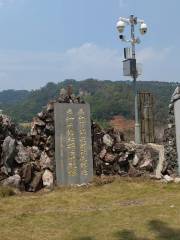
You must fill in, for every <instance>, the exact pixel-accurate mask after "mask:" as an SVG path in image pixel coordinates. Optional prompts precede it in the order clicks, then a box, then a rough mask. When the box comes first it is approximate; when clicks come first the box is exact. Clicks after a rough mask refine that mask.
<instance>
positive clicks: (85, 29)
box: [0, 0, 180, 90]
mask: <svg viewBox="0 0 180 240" xmlns="http://www.w3.org/2000/svg"><path fill="white" fill-rule="evenodd" d="M179 9H180V1H179V0H171V1H169V0H151V1H149V0H144V1H143V0H0V83H1V84H0V89H1V90H2V89H9V88H11V89H12V88H14V89H36V88H39V87H41V86H43V85H44V84H46V83H47V82H49V81H54V82H59V81H62V80H64V79H68V78H74V79H77V80H83V79H85V78H90V77H93V78H98V79H102V80H106V79H108V80H126V78H125V77H123V76H122V63H121V60H122V53H123V47H125V46H126V45H125V44H123V43H121V42H120V40H119V39H118V33H117V31H116V22H117V20H118V18H119V17H120V16H125V17H128V16H129V15H130V14H135V15H136V16H138V17H139V18H141V19H144V20H145V21H146V23H147V24H148V26H149V32H148V34H147V35H145V36H143V37H141V40H142V43H141V44H140V45H138V46H137V56H138V60H139V62H141V63H142V64H143V75H142V76H141V77H140V78H139V80H146V81H151V80H153V81H176V82H179V81H180V76H179V68H180V66H179V65H180V63H179V54H180V49H179V42H180V28H179ZM126 33H128V29H127V32H126ZM137 34H138V35H140V34H139V31H137Z"/></svg>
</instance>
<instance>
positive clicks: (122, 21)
mask: <svg viewBox="0 0 180 240" xmlns="http://www.w3.org/2000/svg"><path fill="white" fill-rule="evenodd" d="M138 24H139V25H140V33H141V34H142V35H144V34H146V33H147V25H146V24H145V23H144V20H140V19H138V18H137V17H135V16H134V15H131V16H130V17H129V18H123V17H120V18H119V21H118V22H117V25H116V27H117V30H118V32H119V33H120V35H119V38H120V39H121V40H122V41H123V42H126V43H130V44H131V48H125V49H124V57H125V60H124V61H123V73H124V76H131V77H132V78H133V85H134V98H135V143H137V144H140V143H141V130H140V123H139V113H138V92H137V86H136V81H137V77H138V75H139V73H138V70H137V64H136V47H135V46H136V44H139V43H140V42H141V41H140V39H139V38H136V37H135V26H136V25H138ZM126 25H130V29H131V37H130V39H128V40H127V39H126V37H125V35H122V33H123V32H124V29H125V27H126Z"/></svg>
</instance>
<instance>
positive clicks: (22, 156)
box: [15, 141, 30, 164]
mask: <svg viewBox="0 0 180 240" xmlns="http://www.w3.org/2000/svg"><path fill="white" fill-rule="evenodd" d="M16 150H17V154H16V157H15V160H16V162H17V163H19V164H21V163H26V162H29V161H30V154H29V151H28V148H26V147H24V146H23V144H22V142H20V141H19V142H18V143H17V147H16Z"/></svg>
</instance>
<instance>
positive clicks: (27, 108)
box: [0, 79, 178, 123]
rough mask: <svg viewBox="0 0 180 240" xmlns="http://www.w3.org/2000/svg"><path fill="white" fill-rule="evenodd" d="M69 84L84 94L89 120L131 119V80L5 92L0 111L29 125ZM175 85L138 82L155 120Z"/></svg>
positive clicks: (161, 118)
mask: <svg viewBox="0 0 180 240" xmlns="http://www.w3.org/2000/svg"><path fill="white" fill-rule="evenodd" d="M68 85H72V87H73V90H74V93H75V94H78V93H79V91H83V92H84V94H85V97H84V98H85V100H86V101H87V102H89V103H90V104H91V112H92V117H93V118H94V119H97V120H99V121H102V120H109V119H111V118H112V117H113V116H114V115H123V116H124V117H126V118H129V119H131V118H133V116H134V113H133V109H134V97H133V85H132V82H130V81H116V82H112V81H98V80H93V79H87V80H84V81H75V80H65V81H63V82H60V83H58V84H55V83H48V84H47V85H46V86H44V87H42V88H41V89H38V90H34V91H30V92H28V91H15V90H8V91H3V92H1V93H0V108H1V109H3V110H4V112H6V113H8V114H9V115H10V116H11V117H12V118H13V119H14V120H16V121H18V122H29V121H31V119H32V117H33V116H35V114H36V113H37V112H39V111H40V110H41V108H42V107H43V106H44V105H46V104H47V102H48V101H49V100H50V99H54V98H55V97H56V96H58V94H59V90H60V88H62V87H67V86H68ZM177 85H178V84H177V83H167V82H138V89H139V90H141V91H149V92H152V93H153V94H154V113H155V119H156V121H159V122H163V123H164V122H165V121H166V118H167V114H168V104H169V101H170V98H171V95H172V93H173V91H174V89H175V88H176V86H177Z"/></svg>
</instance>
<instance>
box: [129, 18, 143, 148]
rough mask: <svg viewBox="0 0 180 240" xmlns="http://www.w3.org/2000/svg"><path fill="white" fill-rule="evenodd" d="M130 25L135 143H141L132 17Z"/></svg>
mask: <svg viewBox="0 0 180 240" xmlns="http://www.w3.org/2000/svg"><path fill="white" fill-rule="evenodd" d="M130 23H131V48H132V59H135V69H136V71H135V72H134V73H133V76H132V77H133V85H134V107H135V109H134V113H135V143H137V144H140V143H141V132H140V131H141V129H140V123H139V109H138V91H137V75H138V74H137V65H136V46H135V42H136V38H135V19H134V16H133V15H131V16H130Z"/></svg>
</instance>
